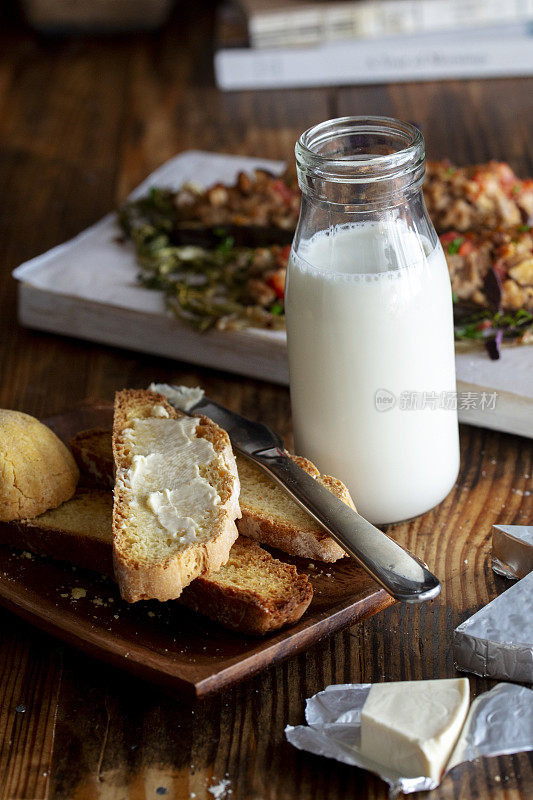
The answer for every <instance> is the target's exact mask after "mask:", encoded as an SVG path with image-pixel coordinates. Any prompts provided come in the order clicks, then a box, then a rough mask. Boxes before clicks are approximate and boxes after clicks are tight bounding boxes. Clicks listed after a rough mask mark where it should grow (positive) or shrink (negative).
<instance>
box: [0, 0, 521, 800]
mask: <svg viewBox="0 0 533 800" xmlns="http://www.w3.org/2000/svg"><path fill="white" fill-rule="evenodd" d="M4 5H6V4H4ZM182 5H185V4H182ZM189 7H190V10H188V11H187V10H186V11H183V12H182V11H180V10H179V9H178V10H177V11H176V13H175V15H174V17H173V20H172V21H171V23H170V25H169V26H168V27H167V28H165V29H164V30H163V31H162V32H161V33H158V34H155V35H151V36H142V35H135V36H130V37H124V38H120V37H117V38H114V39H102V40H91V39H77V40H76V39H74V40H71V41H62V40H43V39H40V38H38V37H36V36H34V35H32V34H29V33H28V32H27V31H26V30H25V29H24V28H23V27H22V25H21V24H19V23H17V22H16V21H11V20H9V19H7V18H6V19H4V18H2V25H1V26H0V27H1V30H0V111H1V113H0V185H1V186H2V188H3V191H4V197H5V198H7V200H6V201H5V202H4V203H3V207H2V213H1V214H0V240H1V241H2V247H1V248H0V309H1V313H0V326H1V338H0V406H2V407H10V408H18V409H21V410H24V411H27V412H29V413H31V414H35V415H37V416H41V417H44V416H49V415H51V414H55V413H58V412H61V411H63V410H65V409H66V408H68V407H69V406H71V404H72V403H74V402H76V401H78V400H81V399H83V398H85V397H89V398H102V399H105V400H108V401H109V400H111V399H112V395H113V392H114V391H115V389H117V388H122V387H132V388H136V387H145V386H146V385H147V384H148V383H149V381H151V380H152V379H153V378H154V377H155V378H157V379H158V380H168V381H179V382H186V383H189V384H194V383H195V382H201V383H202V384H203V385H204V387H205V388H206V390H207V392H208V393H209V394H210V395H211V396H213V397H214V398H216V399H217V400H219V401H220V402H222V403H224V404H225V405H228V406H229V407H231V408H233V409H235V410H240V411H242V413H244V414H247V415H248V416H251V417H255V418H257V419H261V420H263V421H265V422H267V423H268V424H270V425H272V426H273V427H275V428H277V429H278V430H279V431H280V433H281V434H282V435H283V436H284V437H285V438H286V439H287V441H288V442H289V443H290V442H291V423H290V414H289V396H288V392H287V390H286V389H284V388H282V387H276V386H272V385H269V384H264V383H261V382H259V381H252V380H247V379H244V378H236V377H234V376H232V377H229V376H228V375H225V374H223V373H221V372H217V371H215V370H199V369H194V368H192V367H190V366H184V365H182V364H179V363H176V362H171V361H167V360H165V359H158V358H151V357H147V356H141V355H136V354H132V353H126V352H123V351H120V350H118V349H113V348H106V347H100V346H95V345H91V344H88V343H84V342H80V341H76V340H74V339H68V338H59V337H55V336H52V335H45V334H35V333H32V332H31V331H27V330H23V329H20V328H18V326H17V324H16V314H15V286H14V282H13V281H12V280H11V279H10V277H9V272H10V269H11V268H13V266H15V265H16V264H17V263H20V262H21V261H22V260H24V259H27V258H30V257H32V256H34V255H36V254H37V253H39V252H42V251H44V250H46V249H47V248H49V247H51V246H53V245H55V244H58V243H60V242H62V241H64V240H65V239H66V238H68V237H69V236H72V235H73V234H75V233H76V232H78V231H80V230H82V229H83V228H85V227H86V226H87V225H88V224H90V223H92V222H94V221H95V220H97V219H98V218H100V217H101V216H102V215H103V214H104V213H105V212H107V211H109V210H110V209H111V208H112V207H113V205H114V204H115V203H116V202H117V201H118V200H119V199H121V198H123V197H124V196H125V195H126V194H127V192H128V191H130V190H131V188H132V187H133V186H135V185H136V184H137V183H138V182H139V181H140V180H141V179H142V178H144V177H145V176H146V175H147V174H148V173H149V172H150V171H151V170H152V169H153V168H154V167H156V166H158V165H159V164H160V163H162V162H163V161H164V160H165V159H166V158H168V157H169V156H170V155H173V154H174V153H175V152H177V151H179V150H180V149H184V148H191V147H197V148H205V149H211V150H214V151H219V150H220V151H226V152H233V153H243V154H250V155H260V156H263V155H265V156H269V157H272V158H286V157H288V156H290V155H291V153H292V147H293V142H294V140H295V138H296V136H297V134H298V133H300V132H301V131H302V130H303V129H304V128H306V127H308V126H309V125H311V124H313V123H314V122H318V121H320V120H322V119H325V118H327V117H331V116H335V115H336V114H346V113H349V114H352V113H360V114H364V113H381V114H387V113H391V114H397V115H399V116H401V117H403V118H405V119H410V120H413V121H416V122H418V123H420V124H421V125H422V127H423V131H424V134H425V136H426V139H427V142H428V151H429V154H430V156H432V157H443V156H449V157H451V158H452V159H454V160H457V161H458V162H463V163H466V162H468V161H476V160H483V159H487V158H489V157H498V158H506V159H508V160H509V161H510V162H511V164H512V165H513V166H514V167H515V168H516V169H517V170H518V171H519V172H520V173H521V174H523V175H527V174H533V158H532V151H531V135H530V131H531V127H532V123H533V108H532V102H531V97H532V96H533V81H532V80H498V81H485V82H473V81H469V82H466V83H458V82H448V83H440V84H411V85H402V86H391V87H385V86H377V87H371V86H368V87H358V88H353V89H352V88H345V89H342V90H338V91H337V90H327V91H326V90H302V91H280V92H262V93H257V94H254V93H250V92H244V93H236V94H221V93H219V92H217V91H216V89H215V88H214V86H213V80H212V64H211V45H210V36H211V32H212V26H213V21H212V20H213V13H212V9H211V6H210V5H209V4H207V3H203V2H198V3H194V4H189ZM6 13H7V12H5V11H4V10H0V15H1V14H4V15H5V14H6ZM180 14H183V16H180ZM461 442H462V456H463V458H462V469H461V475H460V478H459V481H458V483H457V485H456V487H455V489H454V490H453V492H452V493H451V495H450V496H449V497H448V498H447V499H446V501H445V502H444V503H443V504H441V505H440V506H439V507H438V508H437V509H435V510H434V511H432V512H431V513H430V514H428V515H425V516H424V517H422V518H419V519H418V520H415V521H413V522H411V523H409V524H404V525H399V526H395V527H394V528H393V529H391V532H392V533H393V535H394V536H395V537H397V538H398V540H399V541H401V542H402V543H404V544H406V545H407V546H408V547H410V548H412V549H413V550H415V551H416V552H417V553H418V554H419V555H420V556H421V557H422V558H424V559H425V560H426V561H427V562H428V563H429V565H430V566H431V567H432V568H433V569H434V570H435V571H436V572H437V574H438V575H439V576H440V577H441V578H442V579H443V581H444V590H443V594H442V596H441V597H440V598H439V600H438V601H437V602H435V603H432V604H430V605H427V606H424V607H422V608H418V609H417V608H409V607H400V606H398V607H395V608H391V609H389V610H387V611H385V612H384V613H383V614H380V615H378V616H377V617H375V618H374V619H371V620H368V621H363V622H362V623H361V624H359V625H357V626H355V627H353V628H352V629H350V630H347V631H345V632H343V633H340V634H337V635H335V636H333V637H331V638H329V639H325V640H324V641H322V642H320V643H318V644H317V645H315V646H313V647H312V648H311V649H310V650H308V651H307V652H306V653H303V654H300V655H298V656H296V657H294V658H291V659H289V660H288V661H286V662H285V663H283V664H281V665H279V666H275V667H272V668H270V669H269V670H267V671H266V672H264V673H262V674H261V675H260V676H257V677H255V678H252V679H251V680H250V681H247V682H246V683H244V684H242V685H240V686H238V687H235V688H233V689H230V690H228V691H226V692H223V693H222V694H220V695H218V696H217V697H214V698H211V699H207V700H206V701H204V702H202V703H200V704H185V703H184V702H183V701H182V700H179V699H177V698H176V697H174V696H172V695H167V694H163V692H162V691H161V690H160V689H158V688H156V687H154V686H152V685H150V684H148V683H142V682H140V681H139V680H137V679H135V678H132V677H129V676H128V675H126V673H123V672H121V671H118V670H115V669H113V668H111V667H106V666H104V665H102V664H100V663H98V662H95V661H93V660H92V659H90V658H89V657H87V656H84V655H81V654H79V653H76V652H75V651H73V650H70V649H69V648H66V649H65V651H64V654H63V655H62V656H60V655H58V653H60V651H58V646H57V643H56V641H55V640H53V639H52V638H48V637H46V636H44V635H42V634H38V633H37V632H36V631H35V630H34V629H32V628H30V627H29V626H27V625H26V624H24V623H22V622H20V621H19V620H18V619H16V618H15V617H12V616H10V615H9V614H7V613H6V612H2V613H1V614H0V641H1V644H0V770H1V781H0V783H2V790H1V791H2V792H4V797H5V798H6V800H7V798H8V797H9V800H11V798H16V800H33V798H36V799H37V798H39V800H40V798H41V797H44V794H43V793H44V792H45V791H46V785H45V784H44V783H42V782H41V783H40V784H38V783H37V779H38V776H39V771H38V769H37V766H36V765H38V764H40V763H42V765H43V767H44V765H45V762H46V761H47V760H49V754H50V748H51V735H52V733H53V730H54V713H55V719H56V722H55V744H54V748H53V756H52V759H51V771H50V776H49V783H48V800H75V799H76V800H147V798H149V799H150V800H152V798H153V799H154V800H158V798H160V797H162V798H168V800H170V799H171V798H172V800H174V798H176V800H188V798H191V797H192V796H193V795H195V797H196V800H212V799H213V795H212V794H211V793H209V791H208V788H209V787H210V786H212V785H213V784H216V783H218V782H219V781H220V780H221V779H223V778H225V776H226V773H228V778H229V780H230V788H231V789H232V794H231V795H230V798H231V800H289V799H290V800H294V798H301V799H302V800H341V799H342V800H344V799H345V798H352V797H353V798H355V797H357V798H358V800H359V799H360V800H378V799H379V800H385V798H386V792H385V786H384V784H383V783H381V782H380V781H379V780H378V779H377V778H374V777H372V776H370V775H367V774H366V773H364V772H362V771H360V770H356V769H352V768H350V767H347V766H343V765H341V764H337V763H334V762H329V761H326V760H325V759H320V758H317V757H313V756H310V755H307V754H305V753H300V752H298V751H296V750H294V749H293V748H291V747H290V746H289V745H288V744H287V743H286V742H285V740H284V735H283V728H284V726H285V725H286V724H287V723H291V724H296V723H299V722H301V721H302V719H303V709H304V698H305V697H308V696H309V695H311V694H313V693H314V692H317V691H320V690H321V689H323V688H324V686H326V685H327V684H328V683H339V682H344V681H362V680H364V681H377V680H384V679H389V680H398V679H408V678H433V677H451V676H453V675H454V674H455V673H454V669H453V663H452V656H451V652H450V645H451V636H452V631H453V628H454V627H455V626H456V625H457V624H458V623H459V622H460V621H462V620H463V619H465V618H466V617H467V616H468V615H470V614H471V613H472V612H473V611H475V610H476V609H477V608H479V607H480V606H481V605H483V604H484V603H486V602H487V601H488V600H490V599H492V598H493V597H494V596H495V595H496V594H497V593H498V592H500V591H502V590H503V589H504V588H505V586H506V582H505V581H504V580H503V579H500V578H496V577H495V576H494V575H493V573H492V571H491V569H490V564H489V551H490V529H491V525H492V524H493V523H495V522H501V523H523V524H525V523H531V521H532V518H533V495H531V494H529V495H527V494H526V492H530V491H531V489H532V488H533V487H532V485H531V475H532V474H533V473H532V469H533V465H532V463H531V462H532V443H531V441H528V440H525V439H520V438H517V437H512V436H507V435H500V434H497V433H493V432H490V433H489V432H487V431H483V430H475V429H473V428H463V429H462V431H461ZM56 659H59V660H56ZM47 676H48V677H47ZM492 685H493V684H492V682H490V681H487V680H481V679H479V680H478V679H475V678H472V679H471V688H472V691H473V693H479V692H480V691H483V690H485V689H487V688H490V686H492ZM33 690H35V692H36V695H35V697H36V701H35V702H31V698H30V699H28V697H30V695H29V694H28V693H27V692H31V691H33ZM20 697H24V698H25V699H26V705H27V709H29V710H27V711H26V712H25V714H24V715H23V719H21V718H20V715H19V714H18V713H17V712H16V711H15V708H16V706H17V705H18V704H19V698H20ZM47 708H49V709H50V712H48V711H46V709H47ZM52 709H53V712H52ZM47 753H48V755H47ZM39 754H42V755H39ZM45 771H47V770H46V768H43V770H42V772H45ZM6 776H7V779H6ZM47 777H48V776H47ZM4 785H5V786H7V787H8V788H7V789H6V788H4ZM158 790H159V792H158ZM7 791H9V795H6V792H7ZM532 793H533V766H532V759H531V755H528V754H521V755H518V756H506V757H502V758H497V759H492V760H490V761H485V762H481V763H477V764H472V765H466V766H461V767H459V768H458V769H457V770H455V771H454V773H452V775H450V776H448V777H447V778H446V779H445V781H444V782H443V784H442V786H441V787H440V788H439V789H438V790H436V791H434V792H432V793H431V795H427V797H428V800H429V798H431V800H452V798H453V800H457V799H458V798H461V800H463V799H466V800H470V799H471V798H472V800H473V799H474V798H476V800H477V798H479V799H480V800H481V799H483V800H485V799H486V798H489V800H526V798H529V797H531V795H532ZM0 796H1V795H0ZM2 800H4V798H2Z"/></svg>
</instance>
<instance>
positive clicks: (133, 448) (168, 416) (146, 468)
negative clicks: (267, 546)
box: [113, 389, 240, 603]
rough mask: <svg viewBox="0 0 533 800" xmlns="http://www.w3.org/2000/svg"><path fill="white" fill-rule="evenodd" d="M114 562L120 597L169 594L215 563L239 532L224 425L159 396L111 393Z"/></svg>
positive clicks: (133, 599) (233, 474)
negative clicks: (172, 403) (191, 413)
mask: <svg viewBox="0 0 533 800" xmlns="http://www.w3.org/2000/svg"><path fill="white" fill-rule="evenodd" d="M113 457H114V461H115V489H114V503H113V563H114V567H115V577H116V579H117V582H118V585H119V588H120V592H121V594H122V597H123V598H124V599H125V600H127V601H128V602H130V603H132V602H136V601H137V600H146V599H154V600H172V599H175V598H177V597H179V596H180V594H181V592H182V590H183V589H184V588H185V586H188V584H189V583H191V581H193V580H194V579H195V578H197V577H198V576H199V575H202V574H203V573H204V572H208V571H213V572H216V570H218V569H220V567H221V566H222V564H225V563H226V561H227V560H228V557H229V552H230V550H231V546H232V544H233V542H234V541H235V539H236V538H237V535H238V532H237V527H236V525H235V519H236V518H237V517H238V516H240V509H239V478H238V474H237V467H236V465H235V457H234V455H233V451H232V449H231V444H230V441H229V438H228V435H227V433H226V432H225V431H223V430H222V429H221V428H219V427H218V425H215V423H214V422H211V420H208V419H206V418H205V417H201V418H200V417H199V418H193V417H188V416H187V415H186V414H183V413H182V412H181V411H177V410H176V409H175V408H174V407H173V406H171V405H170V404H169V403H167V401H166V399H165V398H164V397H163V395H160V394H156V393H155V392H150V391H144V390H131V389H129V390H124V391H122V392H117V394H116V396H115V413H114V421H113Z"/></svg>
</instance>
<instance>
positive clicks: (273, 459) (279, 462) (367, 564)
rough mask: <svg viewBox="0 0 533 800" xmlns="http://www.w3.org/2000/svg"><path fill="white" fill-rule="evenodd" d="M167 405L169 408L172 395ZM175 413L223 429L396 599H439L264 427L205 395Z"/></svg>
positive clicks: (430, 579)
mask: <svg viewBox="0 0 533 800" xmlns="http://www.w3.org/2000/svg"><path fill="white" fill-rule="evenodd" d="M160 387H161V385H160V384H159V385H154V388H155V389H156V391H162V388H163V387H161V388H160ZM172 388H173V389H174V387H172ZM176 388H177V387H176ZM164 393H165V392H164V391H163V394H164ZM169 394H170V393H169ZM168 400H169V402H170V403H172V396H169V397H168ZM176 405H177V404H176ZM177 407H180V406H177ZM180 410H182V411H183V410H185V411H186V413H187V414H191V415H194V414H203V415H204V416H206V417H208V418H209V419H212V420H213V422H216V423H217V425H220V427H221V428H224V430H225V431H227V433H228V435H229V438H230V440H231V444H232V446H233V447H234V449H235V450H237V451H238V452H239V453H242V455H244V456H246V457H247V458H249V459H251V461H253V462H254V463H255V464H257V466H258V467H261V469H263V470H264V471H265V472H266V473H267V474H268V475H270V477H271V478H273V479H274V480H275V481H276V482H277V483H279V484H280V486H282V487H283V488H284V489H285V491H287V492H288V493H289V494H290V496H291V497H292V498H293V499H294V500H296V502H297V503H299V505H301V506H302V508H304V509H305V511H307V513H308V514H310V516H311V517H312V518H313V519H314V520H316V522H318V524H319V525H321V526H322V528H324V530H325V531H327V533H328V534H329V535H330V536H331V537H332V538H333V539H335V541H336V542H338V544H339V545H340V546H341V547H342V548H343V550H344V551H345V552H346V553H347V554H348V555H349V556H351V557H352V558H354V559H355V560H356V561H357V562H358V563H359V564H360V565H361V566H362V567H363V569H365V570H366V571H367V572H368V573H369V574H370V575H371V576H372V577H373V578H374V580H376V581H377V582H378V583H379V584H380V585H381V586H383V588H384V589H385V590H386V591H387V592H388V593H389V594H391V595H392V596H393V597H394V598H396V600H400V601H402V602H404V603H423V602H424V601H426V600H432V599H433V598H434V597H436V596H437V595H438V594H439V592H440V589H441V586H440V583H439V581H438V579H437V578H436V577H435V575H433V574H432V573H431V572H430V571H429V570H428V568H427V567H426V565H425V564H424V563H423V562H422V561H420V560H419V559H418V558H416V556H414V555H412V553H410V552H409V551H408V550H405V549H404V548H403V547H401V546H400V545H399V544H398V543H397V542H395V541H394V540H393V539H391V538H390V537H389V536H387V535H386V534H385V533H383V532H382V531H380V530H378V528H376V527H374V525H372V524H371V523H370V522H368V520H366V519H365V518H364V517H362V516H361V515H360V514H358V513H357V512H356V511H354V510H353V509H351V508H349V506H347V505H346V503H343V502H342V500H339V499H338V498H337V497H335V495H333V494H332V493H331V492H330V491H328V489H326V488H325V487H324V486H322V485H321V484H320V483H318V481H316V480H315V479H314V478H312V477H311V476H310V475H308V474H307V472H305V470H303V469H302V468H301V467H299V466H298V465H297V464H295V463H294V461H293V460H292V459H291V458H289V456H288V455H287V454H286V453H285V450H284V447H283V441H282V439H281V437H280V436H278V434H277V433H274V432H273V431H272V430H271V429H270V428H268V427H267V426H266V425H263V424H262V423H261V422H253V421H252V420H250V419H247V418H246V417H243V416H241V415H240V414H236V413H235V412H233V411H230V410H229V409H227V408H224V406H221V405H219V404H218V403H216V402H215V401H214V400H210V399H209V398H207V397H205V396H203V397H202V398H201V399H200V400H197V401H196V402H194V403H188V404H187V406H186V407H185V408H184V407H183V406H181V407H180Z"/></svg>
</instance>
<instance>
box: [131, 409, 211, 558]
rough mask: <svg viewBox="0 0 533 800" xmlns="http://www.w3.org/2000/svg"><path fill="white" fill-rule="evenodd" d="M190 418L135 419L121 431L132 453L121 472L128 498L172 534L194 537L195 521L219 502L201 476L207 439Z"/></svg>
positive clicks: (198, 522)
mask: <svg viewBox="0 0 533 800" xmlns="http://www.w3.org/2000/svg"><path fill="white" fill-rule="evenodd" d="M198 423H199V420H198V419H197V418H195V417H182V418H181V419H172V420H170V419H168V418H161V417H158V416H153V417H149V418H146V419H136V420H134V421H133V424H132V426H131V427H130V428H128V429H127V430H125V431H124V436H125V438H127V440H128V441H129V444H130V447H131V451H132V454H133V458H132V464H131V466H130V468H129V469H128V472H127V475H126V482H127V484H129V487H130V489H131V492H132V494H133V501H134V502H135V503H137V504H138V505H139V506H140V507H143V508H144V509H145V510H146V509H148V510H149V511H151V512H152V513H153V515H154V516H155V517H156V519H157V521H158V523H159V525H160V526H161V527H162V528H163V529H164V530H165V531H167V533H169V534H170V535H171V536H172V537H173V538H179V539H180V540H181V541H183V542H190V543H192V542H194V541H195V538H196V533H197V530H198V528H199V526H200V525H202V523H203V524H205V521H206V520H207V519H208V518H209V516H210V514H211V512H212V511H213V510H214V509H215V508H216V506H217V505H218V504H219V503H220V496H219V495H218V493H217V491H216V489H215V488H214V487H213V486H212V485H211V484H210V483H209V482H208V481H207V480H206V478H205V477H203V476H202V475H201V469H202V467H207V466H208V465H209V464H210V463H211V462H213V461H214V460H215V459H216V454H215V450H214V448H213V445H212V444H211V442H209V441H207V439H203V438H200V437H198V436H196V428H197V426H198Z"/></svg>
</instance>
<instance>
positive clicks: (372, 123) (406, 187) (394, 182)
mask: <svg viewBox="0 0 533 800" xmlns="http://www.w3.org/2000/svg"><path fill="white" fill-rule="evenodd" d="M295 154H296V166H297V169H298V181H299V184H300V188H301V190H302V192H303V193H304V194H305V195H307V196H308V197H310V198H311V199H312V198H314V199H316V200H318V201H323V202H325V203H332V204H335V205H342V206H345V210H346V211H350V210H353V211H360V210H370V209H372V208H383V207H387V206H393V205H397V204H399V203H401V202H402V197H405V195H406V194H410V193H411V192H412V191H415V190H418V189H419V188H420V186H421V184H422V181H423V179H424V174H425V146H424V138H423V136H422V134H421V133H420V131H419V130H418V128H416V127H415V126H414V125H411V124H409V123H408V122H402V121H400V120H396V119H392V118H389V117H341V118H339V119H332V120H327V121H326V122H322V123H320V124H319V125H315V126H314V127H313V128H310V129H309V130H307V131H305V133H303V134H302V135H301V136H300V138H299V139H298V141H297V143H296V147H295ZM351 206H353V208H350V207H351Z"/></svg>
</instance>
